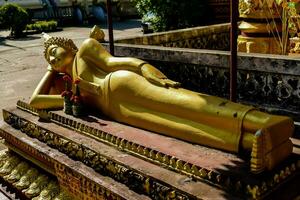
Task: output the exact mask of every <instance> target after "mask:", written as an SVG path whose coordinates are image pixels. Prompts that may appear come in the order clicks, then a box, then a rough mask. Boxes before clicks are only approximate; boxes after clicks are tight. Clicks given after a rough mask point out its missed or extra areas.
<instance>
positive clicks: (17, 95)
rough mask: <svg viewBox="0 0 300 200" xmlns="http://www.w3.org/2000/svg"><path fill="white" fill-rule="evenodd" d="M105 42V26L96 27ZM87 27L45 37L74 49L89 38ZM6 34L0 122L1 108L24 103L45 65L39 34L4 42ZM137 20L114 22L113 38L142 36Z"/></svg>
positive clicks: (0, 60)
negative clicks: (67, 41) (67, 40)
mask: <svg viewBox="0 0 300 200" xmlns="http://www.w3.org/2000/svg"><path fill="white" fill-rule="evenodd" d="M99 26H100V27H101V28H102V29H103V31H104V32H105V35H106V36H105V39H106V40H108V30H107V26H106V24H99ZM91 27H92V25H91V26H89V27H67V28H64V29H63V31H59V32H52V33H49V34H50V35H52V36H60V37H66V38H70V39H73V40H74V42H75V44H76V45H77V46H80V44H81V42H82V41H83V40H84V39H86V38H88V37H89V31H90V29H91ZM8 34H9V32H8V31H0V110H1V111H0V120H1V119H2V108H5V107H9V106H15V105H16V102H17V101H18V100H24V101H28V100H29V98H30V96H31V94H32V92H33V90H34V89H35V87H36V86H37V84H38V82H39V81H40V79H41V77H42V76H43V74H44V73H45V72H46V67H47V63H46V61H45V59H44V56H43V38H42V35H41V34H33V35H29V36H28V37H26V38H20V39H15V40H10V39H6V36H8ZM142 34H143V33H142V28H141V23H140V20H134V19H131V20H126V21H116V22H114V38H115V39H120V38H124V37H128V36H137V35H142Z"/></svg>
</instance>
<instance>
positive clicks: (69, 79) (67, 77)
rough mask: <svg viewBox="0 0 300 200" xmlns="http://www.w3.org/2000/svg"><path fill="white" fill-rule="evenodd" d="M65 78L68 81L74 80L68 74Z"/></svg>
mask: <svg viewBox="0 0 300 200" xmlns="http://www.w3.org/2000/svg"><path fill="white" fill-rule="evenodd" d="M63 80H64V81H67V82H72V78H71V77H70V76H69V75H67V74H66V75H64V76H63Z"/></svg>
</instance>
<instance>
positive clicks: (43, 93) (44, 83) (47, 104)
mask: <svg viewBox="0 0 300 200" xmlns="http://www.w3.org/2000/svg"><path fill="white" fill-rule="evenodd" d="M55 73H56V72H53V71H47V72H46V74H45V75H44V77H43V78H42V80H41V81H40V82H39V84H38V86H37V87H36V89H35V90H34V92H33V94H32V96H31V99H30V105H32V106H33V107H35V108H37V109H58V108H63V98H62V97H61V95H60V94H51V95H50V94H49V93H50V89H51V85H52V84H51V82H52V81H55Z"/></svg>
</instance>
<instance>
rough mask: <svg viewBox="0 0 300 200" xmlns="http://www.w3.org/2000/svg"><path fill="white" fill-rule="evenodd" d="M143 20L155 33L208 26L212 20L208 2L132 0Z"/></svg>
mask: <svg viewBox="0 0 300 200" xmlns="http://www.w3.org/2000/svg"><path fill="white" fill-rule="evenodd" d="M132 1H133V2H134V3H135V5H136V8H137V10H138V13H139V14H140V15H141V16H142V17H143V20H144V21H146V22H149V23H151V24H152V26H153V28H154V30H155V31H165V30H171V29H178V28H185V27H192V26H198V25H203V24H207V23H208V21H209V20H210V17H211V16H210V12H209V6H208V4H207V0H201V1H199V0H189V1H183V0H132Z"/></svg>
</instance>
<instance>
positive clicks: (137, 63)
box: [77, 38, 180, 87]
mask: <svg viewBox="0 0 300 200" xmlns="http://www.w3.org/2000/svg"><path fill="white" fill-rule="evenodd" d="M77 56H78V60H79V62H80V60H81V59H83V60H85V62H89V63H92V65H93V66H94V67H98V68H100V69H101V70H103V71H106V72H114V71H118V70H128V71H132V72H135V73H137V74H140V75H142V76H143V77H145V78H146V79H147V80H148V81H149V82H151V83H154V84H156V85H159V86H165V87H168V86H170V87H178V86H179V85H180V84H179V83H178V82H175V81H172V80H170V79H168V78H167V77H166V76H165V75H164V74H163V73H162V72H161V71H159V70H158V69H157V68H155V67H154V66H152V65H150V64H148V63H147V62H145V61H143V60H140V59H137V58H130V57H114V56H112V55H110V53H108V52H107V51H106V50H105V49H104V48H103V46H102V45H101V44H100V43H99V42H98V41H96V40H94V39H92V38H90V39H87V40H85V41H84V42H83V44H82V46H81V47H80V50H79V52H78V54H77Z"/></svg>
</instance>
